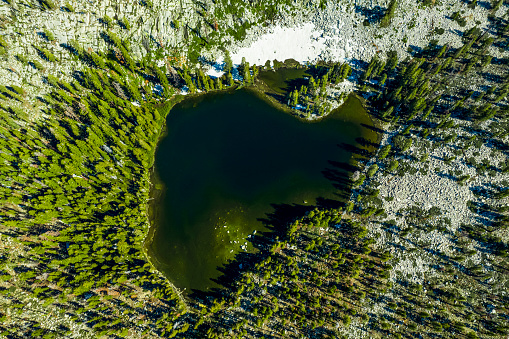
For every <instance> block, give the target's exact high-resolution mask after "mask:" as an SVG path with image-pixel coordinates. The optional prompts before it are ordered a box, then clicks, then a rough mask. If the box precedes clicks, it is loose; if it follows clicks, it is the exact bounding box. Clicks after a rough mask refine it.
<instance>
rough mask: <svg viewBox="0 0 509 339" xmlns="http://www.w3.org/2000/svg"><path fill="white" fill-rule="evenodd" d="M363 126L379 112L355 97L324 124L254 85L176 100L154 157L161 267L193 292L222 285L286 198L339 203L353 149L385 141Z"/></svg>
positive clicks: (151, 246)
mask: <svg viewBox="0 0 509 339" xmlns="http://www.w3.org/2000/svg"><path fill="white" fill-rule="evenodd" d="M363 125H372V124H371V120H370V118H369V116H368V114H367V113H366V111H365V110H364V109H363V108H362V105H361V103H360V101H359V100H358V99H357V98H356V97H354V96H351V97H349V99H348V100H347V101H346V103H345V105H343V106H342V107H341V108H340V109H338V110H336V111H334V112H332V113H331V114H330V115H329V116H328V117H326V118H324V119H322V120H320V121H316V122H304V121H302V120H299V119H297V118H295V117H294V116H292V115H290V114H287V113H284V112H281V111H279V110H277V109H276V108H274V107H273V106H271V105H269V104H268V103H267V102H265V101H264V100H262V99H260V98H259V97H257V96H256V95H255V94H253V93H251V92H250V91H248V90H245V89H243V90H238V91H234V92H230V93H211V94H207V95H204V96H200V97H197V98H191V99H188V100H185V101H184V102H182V103H180V104H178V105H176V106H175V107H174V108H173V109H172V110H171V112H170V113H169V115H168V117H167V129H168V133H167V136H166V137H164V138H163V139H162V140H161V142H160V144H159V146H158V149H157V152H156V157H155V170H156V176H157V181H158V183H159V184H158V186H159V189H160V197H159V199H157V205H156V206H154V208H155V210H156V213H155V215H156V218H155V221H154V222H155V229H154V231H153V235H152V237H151V239H150V242H149V243H148V244H147V250H148V253H149V255H150V257H151V258H152V261H153V263H154V265H155V266H156V267H157V268H158V269H159V270H160V271H161V272H163V273H164V274H165V275H166V276H167V278H168V279H169V280H170V281H171V282H172V283H173V284H175V285H176V286H177V287H179V288H182V289H186V290H187V291H188V292H189V291H191V290H193V289H196V290H207V289H210V288H213V287H217V286H218V285H217V284H216V283H215V282H214V280H213V279H215V278H217V277H218V276H220V275H221V272H220V271H219V270H218V267H220V266H221V265H223V264H225V263H226V262H228V261H229V260H232V259H233V258H234V257H235V255H236V254H237V253H239V252H241V251H252V250H253V247H252V245H251V243H250V239H251V237H252V236H253V235H254V233H256V232H266V231H268V228H267V227H266V224H265V222H266V220H267V218H268V215H269V214H273V213H277V208H278V207H277V206H279V205H281V204H290V205H295V206H302V209H303V210H305V209H306V208H311V207H312V206H314V205H316V204H317V201H318V203H320V204H328V205H332V206H334V205H336V206H338V205H339V204H340V203H339V201H340V200H341V199H342V198H341V195H342V194H347V186H348V172H347V170H348V163H349V162H350V161H351V158H352V149H353V148H352V147H360V145H359V138H364V139H366V140H369V141H371V142H374V141H375V140H376V133H375V132H373V131H372V130H371V129H369V128H367V127H365V126H363ZM356 139H357V140H356Z"/></svg>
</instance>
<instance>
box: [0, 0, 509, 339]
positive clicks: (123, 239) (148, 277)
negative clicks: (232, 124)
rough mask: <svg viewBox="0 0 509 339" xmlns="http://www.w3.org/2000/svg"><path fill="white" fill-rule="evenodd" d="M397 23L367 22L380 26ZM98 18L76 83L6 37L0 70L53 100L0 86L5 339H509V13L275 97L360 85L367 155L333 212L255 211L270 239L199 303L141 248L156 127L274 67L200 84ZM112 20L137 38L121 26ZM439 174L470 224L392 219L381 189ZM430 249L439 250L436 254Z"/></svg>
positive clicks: (78, 49) (322, 100) (414, 216)
mask: <svg viewBox="0 0 509 339" xmlns="http://www.w3.org/2000/svg"><path fill="white" fill-rule="evenodd" d="M10 3H11V2H10V1H9V3H8V5H10ZM433 3H434V2H433ZM472 3H473V4H472V5H473V6H474V7H475V6H477V4H476V1H473V2H472ZM391 4H393V5H392V6H393V8H395V7H394V6H396V1H391ZM425 5H427V6H432V5H433V4H425ZM502 5H504V6H505V4H504V2H503V1H500V2H496V3H495V4H493V6H494V8H495V6H502ZM36 6H38V7H37V10H41V11H51V10H55V8H56V6H57V5H55V3H53V2H52V1H51V0H45V1H41V2H38V3H37V4H34V7H36ZM144 6H150V2H148V1H147V2H144ZM254 6H261V7H263V6H266V5H264V3H259V2H257V3H256V4H255V5H254ZM63 7H65V8H64V9H62V11H65V13H72V12H73V11H74V8H73V6H72V5H71V4H69V3H67V4H64V6H63ZM270 8H271V7H270V6H268V7H267V8H265V10H264V13H266V15H267V18H265V19H264V20H267V22H269V23H270V22H272V21H273V20H275V19H276V16H277V14H276V13H275V12H274V11H271V10H270ZM393 10H394V9H393ZM393 10H391V11H393ZM391 11H387V12H386V15H385V16H384V17H383V18H382V21H381V22H380V25H390V24H391V14H390V13H391ZM239 15H241V14H239ZM457 19H458V17H457V16H456V17H454V16H453V17H451V20H457ZM115 20H117V19H115ZM103 21H104V23H103V24H104V29H103V31H102V32H101V37H102V38H103V40H104V44H105V46H107V48H106V49H104V50H101V49H95V50H94V49H91V48H84V47H83V46H82V45H81V44H80V43H79V42H78V41H75V40H74V41H70V42H69V43H68V44H65V46H64V47H65V50H66V53H68V54H69V55H70V56H71V57H72V58H74V60H79V62H81V63H82V64H83V65H85V66H84V67H83V68H81V69H76V70H74V71H73V73H72V74H71V75H70V77H69V78H66V77H64V76H60V75H58V74H55V73H53V74H52V73H51V72H49V71H47V70H48V69H50V68H51V67H53V66H52V65H54V64H58V63H59V60H60V58H61V56H60V54H59V53H53V52H52V51H51V48H52V47H51V44H52V41H54V40H55V36H54V35H53V33H52V32H51V31H47V32H44V39H45V40H46V43H47V46H46V45H44V46H46V47H43V45H42V44H41V45H40V46H36V45H33V46H29V47H28V48H31V49H33V53H35V54H33V55H37V58H32V57H27V56H26V55H24V54H16V55H15V56H12V55H10V53H11V51H10V50H11V48H12V47H13V46H12V44H11V43H10V40H9V37H8V36H3V37H0V56H3V57H5V55H7V56H11V57H15V58H16V62H17V66H18V67H19V68H26V69H30V70H31V72H32V71H33V72H36V74H38V75H39V76H40V77H41V78H42V79H43V81H44V83H45V84H46V85H47V89H48V90H47V91H41V92H40V93H38V95H37V101H35V102H34V101H32V100H31V99H30V98H31V97H30V95H31V94H30V93H29V90H28V88H27V87H25V86H19V85H14V84H9V83H3V84H1V85H0V114H1V118H0V144H1V146H0V157H1V158H2V160H1V161H0V168H1V170H0V208H1V210H2V215H1V222H0V305H1V307H0V320H1V321H0V335H1V336H3V337H6V338H20V337H25V338H26V337H36V338H38V337H41V338H61V337H111V338H124V337H125V338H128V337H129V338H130V337H133V338H139V337H143V336H146V337H169V338H246V337H251V338H303V337H305V338H341V337H345V338H346V337H361V336H364V337H372V338H378V337H384V336H385V337H387V336H389V337H395V338H413V337H416V338H417V337H433V338H501V337H503V336H507V335H508V333H509V324H508V301H509V300H508V296H507V293H506V291H507V287H508V286H509V284H508V280H507V277H508V275H507V273H508V270H509V262H508V260H507V251H508V243H507V241H508V239H507V228H508V226H509V208H508V205H507V204H508V200H507V199H508V197H509V182H508V180H507V173H508V172H509V160H508V157H509V141H508V133H509V124H508V113H509V110H508V106H507V99H506V97H507V94H508V91H509V83H508V79H509V78H508V73H507V70H508V61H509V59H507V58H496V57H492V56H490V55H489V53H488V51H489V48H490V47H492V46H494V47H496V48H500V49H506V48H507V44H508V32H509V22H508V20H507V19H506V17H505V16H501V17H499V16H494V15H493V16H491V17H490V22H491V28H492V32H493V34H485V33H483V32H481V31H480V30H479V29H476V28H475V27H474V28H469V29H465V30H464V31H463V32H461V39H462V45H461V46H459V47H456V48H455V47H452V46H449V45H448V44H445V45H439V44H438V43H437V42H436V41H430V43H429V45H428V46H427V47H426V48H423V49H422V50H414V51H412V53H411V56H409V57H406V58H401V57H400V56H399V55H398V54H397V53H396V52H394V51H382V52H380V53H378V54H377V55H375V56H374V57H373V58H372V59H371V60H370V61H369V62H364V63H361V64H360V66H354V65H349V64H348V63H347V62H327V61H323V62H320V63H317V64H316V65H311V66H310V67H309V69H310V72H311V73H312V76H310V77H308V78H306V79H301V80H302V83H303V84H305V85H301V86H300V87H298V88H288V89H287V93H286V95H284V96H283V97H282V100H281V102H282V103H283V104H285V105H287V106H288V108H289V109H290V110H292V111H293V112H294V113H295V114H297V115H301V116H302V117H308V118H309V117H310V116H311V114H315V115H316V116H324V115H326V114H327V113H328V112H329V111H330V109H331V103H332V101H333V100H336V101H337V98H335V97H332V96H331V95H330V91H331V90H332V89H334V88H335V87H336V86H337V85H338V84H340V83H342V82H344V81H347V80H348V81H355V82H356V90H355V94H356V95H357V96H359V97H362V98H364V103H365V107H366V108H367V109H368V110H369V113H370V114H371V116H372V117H373V120H374V122H375V126H376V128H377V132H379V133H380V135H381V136H382V137H381V139H380V142H379V144H377V145H366V147H365V148H358V149H356V150H355V151H356V153H357V155H358V157H357V158H356V161H355V163H354V164H352V165H351V168H348V170H347V174H348V175H350V179H351V198H350V200H349V201H348V202H347V203H345V204H344V206H343V207H341V208H339V209H327V208H318V207H316V208H315V207H313V208H310V209H309V210H308V211H306V212H305V213H303V214H300V215H298V214H296V213H295V211H293V210H292V208H291V206H278V209H277V210H276V212H275V213H274V215H270V216H268V218H269V220H270V222H271V226H272V228H273V231H272V232H270V233H267V234H259V235H257V236H256V237H253V240H252V243H253V245H254V246H255V247H256V248H257V251H256V253H244V254H241V255H238V256H237V257H236V259H235V261H233V262H231V263H229V264H228V265H227V266H226V267H224V272H225V274H224V276H222V277H221V279H220V280H221V284H222V286H223V287H222V288H220V289H217V290H214V291H211V292H197V293H195V294H193V295H182V294H181V293H180V291H178V289H176V288H175V287H174V286H173V285H172V284H171V283H170V282H169V281H168V280H167V279H166V278H165V277H164V276H163V275H161V274H160V273H159V272H157V270H155V269H154V267H153V266H152V264H151V263H150V262H149V260H148V259H147V256H146V254H145V249H144V248H143V243H144V239H145V237H146V235H147V233H148V231H149V228H150V221H149V211H148V204H149V199H150V191H151V179H150V176H151V169H152V166H153V163H154V153H155V148H156V146H157V142H158V140H159V138H160V136H161V134H162V133H163V132H164V129H165V118H166V116H167V114H169V112H170V110H171V108H172V106H173V105H175V104H176V103H177V102H179V101H181V100H185V97H186V96H195V95H201V94H203V93H207V92H210V91H221V90H232V89H233V88H238V87H240V86H245V87H247V88H249V87H250V86H255V87H256V86H257V85H256V83H257V82H256V80H257V79H258V76H259V74H260V72H263V71H271V70H270V68H274V66H272V67H271V66H270V65H266V66H262V65H250V64H249V63H248V62H243V63H242V64H241V65H240V66H239V67H235V66H234V65H233V63H232V61H231V59H230V58H229V54H228V52H225V51H224V52H223V53H224V56H225V61H226V62H225V67H224V71H225V73H224V75H223V76H221V77H211V76H208V75H206V69H205V68H202V67H195V66H191V65H192V63H189V64H182V63H181V62H178V61H174V60H172V59H171V58H170V57H169V56H166V57H164V58H159V59H158V58H157V57H156V56H155V55H156V54H157V53H154V54H149V55H147V56H145V57H143V58H136V57H134V56H133V55H134V54H133V53H132V50H133V46H132V43H131V42H130V41H129V39H127V38H122V37H121V36H120V34H117V33H115V31H114V30H113V29H112V27H113V26H115V24H114V20H113V19H112V18H109V17H103ZM2 22H3V21H2ZM116 24H117V25H118V26H119V27H120V29H126V30H127V29H129V26H130V24H129V22H128V21H126V20H123V19H120V20H118V22H117V23H116ZM174 24H175V25H179V23H178V22H175V23H174ZM212 26H214V25H213V24H212ZM198 33H199V32H198ZM230 33H231V32H230ZM191 34H192V33H191ZM232 34H233V33H232ZM235 34H239V35H241V34H242V30H235ZM195 38H196V39H202V40H203V37H200V34H195V35H194V36H193V38H192V39H195ZM239 39H241V37H239ZM200 48H201V47H200ZM197 51H198V48H197V50H196V51H195V50H193V49H191V50H190V51H189V52H190V53H191V56H190V58H192V57H193V53H198V52H197ZM156 52H157V50H156ZM159 52H160V50H159ZM160 61H162V62H160ZM276 68H277V63H276ZM234 72H238V74H240V76H239V77H238V78H237V79H234V77H233V74H234ZM66 79H67V80H66ZM69 79H72V80H69ZM68 80H69V81H68ZM2 82H3V81H2ZM472 83H476V84H479V86H477V87H478V89H476V90H472V89H470V88H471V84H472ZM184 93H185V94H186V95H184ZM346 94H348V93H345V95H343V94H342V95H341V98H340V99H339V100H342V98H344V96H346ZM34 108H37V109H34ZM368 146H371V147H368ZM442 151H443V152H444V153H443V154H442V153H440V154H442V155H441V156H437V155H436V154H438V153H436V152H442ZM487 152H489V153H487ZM462 168H463V170H461V169H462ZM432 173H435V174H436V176H437V177H440V178H445V179H447V180H449V181H448V182H450V185H451V186H448V187H450V188H451V189H452V188H454V189H458V190H461V189H466V190H467V191H468V192H471V193H472V197H471V198H470V200H464V201H462V203H463V205H464V207H465V211H466V212H465V213H471V215H472V216H473V217H472V219H471V220H473V221H472V222H471V223H468V224H461V225H459V226H458V227H453V226H452V224H453V222H454V220H451V219H450V218H449V217H447V212H448V211H447V209H448V208H450V207H451V206H449V207H448V206H444V205H441V206H431V205H430V206H419V205H417V204H410V203H408V204H406V205H403V207H401V205H402V204H398V202H397V199H399V197H396V199H395V198H394V197H393V196H389V195H385V196H382V193H381V192H382V191H383V192H385V191H384V190H386V188H384V187H386V186H384V185H389V182H390V181H393V182H397V181H398V180H403V179H404V178H408V177H409V176H410V177H416V176H418V175H421V176H422V177H426V176H429V175H431V174H432ZM500 178H502V179H500ZM504 178H505V179H504ZM409 180H412V179H409ZM459 192H463V191H459ZM387 206H389V207H391V208H392V207H401V208H399V209H397V210H394V209H392V210H391V209H389V207H387ZM429 234H433V235H436V237H439V238H440V239H444V240H443V241H444V243H447V244H448V245H447V246H442V247H440V246H435V244H434V243H433V241H434V239H435V238H429V237H427V235H429ZM380 239H389V240H387V243H390V244H389V245H387V244H380V241H381V240H380ZM396 241H397V242H396ZM384 246H385V247H384ZM408 258H410V259H411V260H414V261H417V260H426V263H427V264H426V265H427V266H426V267H427V268H426V269H427V271H426V272H427V273H426V275H427V277H425V278H424V279H422V281H421V282H420V283H416V282H415V281H414V280H412V279H410V276H411V274H409V275H408V276H406V275H404V274H402V273H401V272H402V271H401V269H400V267H401V265H402V264H401V263H402V262H403V261H404V260H406V259H408ZM474 259H475V260H474ZM239 264H242V269H239V268H238V267H239ZM398 270H400V271H398ZM400 273H401V274H400Z"/></svg>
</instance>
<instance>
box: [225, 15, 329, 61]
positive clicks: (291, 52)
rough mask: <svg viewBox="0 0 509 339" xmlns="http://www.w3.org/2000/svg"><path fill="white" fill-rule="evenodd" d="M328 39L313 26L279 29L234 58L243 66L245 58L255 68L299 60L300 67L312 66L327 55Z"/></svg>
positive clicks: (267, 34) (272, 31)
mask: <svg viewBox="0 0 509 339" xmlns="http://www.w3.org/2000/svg"><path fill="white" fill-rule="evenodd" d="M325 42H326V39H325V38H324V37H323V36H321V34H320V33H319V32H317V31H316V29H315V25H314V24H313V23H312V22H307V23H305V24H303V25H301V26H298V27H281V26H276V27H273V28H272V29H271V31H270V32H268V33H265V34H262V35H261V36H260V37H259V38H258V39H257V40H255V41H254V42H253V43H252V44H251V45H250V46H249V47H242V48H240V49H239V50H238V51H236V52H235V53H233V54H232V55H231V58H232V61H233V63H234V64H237V65H239V64H240V63H241V62H242V57H245V58H246V61H247V62H249V63H250V64H251V65H253V64H256V65H264V64H265V62H266V61H267V60H274V59H277V60H278V61H284V60H286V59H295V60H297V61H298V62H300V63H306V62H312V61H314V60H316V59H317V56H318V55H320V54H321V52H322V51H324V50H325V49H326V48H327V46H326V44H325Z"/></svg>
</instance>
